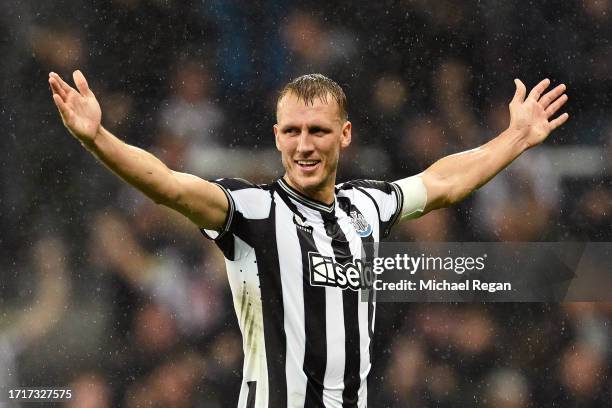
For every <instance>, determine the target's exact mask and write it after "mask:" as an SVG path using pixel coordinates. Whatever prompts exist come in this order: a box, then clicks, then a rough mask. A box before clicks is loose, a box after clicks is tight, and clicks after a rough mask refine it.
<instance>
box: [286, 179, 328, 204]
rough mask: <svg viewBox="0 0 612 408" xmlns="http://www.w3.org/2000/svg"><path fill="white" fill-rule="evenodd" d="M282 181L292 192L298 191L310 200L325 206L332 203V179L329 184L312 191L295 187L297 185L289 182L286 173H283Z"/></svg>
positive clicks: (291, 181)
mask: <svg viewBox="0 0 612 408" xmlns="http://www.w3.org/2000/svg"><path fill="white" fill-rule="evenodd" d="M283 180H285V182H286V183H287V184H289V185H290V186H291V187H292V188H293V189H294V190H297V191H299V192H300V193H302V194H304V195H305V196H306V197H308V198H310V199H312V200H315V201H319V202H321V203H324V204H327V205H330V204H331V203H333V202H334V188H335V185H334V183H333V179H332V181H331V182H329V183H325V185H323V186H316V187H313V188H312V189H305V188H303V187H302V186H299V185H297V183H294V182H293V180H291V177H289V176H287V173H285V175H284V176H283Z"/></svg>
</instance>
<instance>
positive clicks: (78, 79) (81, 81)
mask: <svg viewBox="0 0 612 408" xmlns="http://www.w3.org/2000/svg"><path fill="white" fill-rule="evenodd" d="M72 79H74V83H75V84H76V86H77V89H78V90H79V92H80V93H81V95H83V96H87V95H89V85H88V84H87V80H86V79H85V75H83V73H82V72H81V71H79V70H78V69H77V70H76V71H74V72H73V73H72Z"/></svg>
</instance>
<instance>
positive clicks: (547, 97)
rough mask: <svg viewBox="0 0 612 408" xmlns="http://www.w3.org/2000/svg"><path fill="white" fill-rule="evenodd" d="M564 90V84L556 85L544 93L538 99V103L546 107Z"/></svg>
mask: <svg viewBox="0 0 612 408" xmlns="http://www.w3.org/2000/svg"><path fill="white" fill-rule="evenodd" d="M564 91H565V84H561V85H557V86H556V87H555V88H554V89H553V90H552V91H550V92H548V93H546V95H544V96H543V97H542V98H541V99H540V105H541V106H542V107H543V108H544V109H546V107H547V106H548V105H550V103H551V102H552V101H554V100H555V99H557V98H558V97H559V95H561V94H562V93H563V92H564Z"/></svg>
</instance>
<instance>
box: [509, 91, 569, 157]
mask: <svg viewBox="0 0 612 408" xmlns="http://www.w3.org/2000/svg"><path fill="white" fill-rule="evenodd" d="M514 83H515V85H516V92H515V94H514V98H513V99H512V102H510V129H513V130H518V131H519V132H521V133H522V134H523V137H524V139H523V140H524V141H525V143H526V149H529V148H531V147H533V146H536V145H538V144H540V143H542V142H543V141H544V140H545V139H546V138H547V137H548V135H549V134H550V132H552V131H553V130H555V129H556V128H558V127H559V126H561V125H562V124H564V123H565V122H566V121H567V119H568V118H569V114H567V113H564V114H562V115H560V116H558V117H556V118H555V119H553V120H550V119H551V118H552V117H553V116H554V115H555V113H557V111H558V110H559V109H560V108H561V107H562V106H563V104H565V102H567V99H568V97H567V95H566V94H565V93H564V92H565V85H564V84H561V85H558V86H556V87H555V88H554V89H553V90H551V91H549V92H548V93H546V94H544V95H542V94H543V93H544V91H545V90H546V88H548V86H549V85H550V80H549V79H544V80H543V81H541V82H540V83H539V84H537V85H536V86H535V87H534V88H533V89H532V90H531V92H529V95H527V98H525V95H526V93H527V89H526V88H525V84H523V83H522V82H521V80H520V79H515V80H514Z"/></svg>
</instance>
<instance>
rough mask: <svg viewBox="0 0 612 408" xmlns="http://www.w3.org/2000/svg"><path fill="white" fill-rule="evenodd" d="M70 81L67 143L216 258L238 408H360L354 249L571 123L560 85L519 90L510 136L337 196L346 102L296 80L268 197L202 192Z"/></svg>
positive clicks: (264, 193) (366, 345)
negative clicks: (231, 334) (231, 339)
mask: <svg viewBox="0 0 612 408" xmlns="http://www.w3.org/2000/svg"><path fill="white" fill-rule="evenodd" d="M73 77H74V82H75V84H76V89H74V88H72V87H71V86H70V85H68V84H67V83H66V82H64V81H63V80H62V79H61V78H60V77H59V75H57V74H55V73H51V74H50V75H49V83H50V85H51V90H52V92H53V100H54V102H55V104H56V106H57V108H58V110H59V112H60V115H61V117H62V120H63V122H64V125H65V126H66V127H67V128H68V130H69V131H70V133H71V134H72V135H73V136H74V137H76V138H77V139H78V140H79V141H80V142H81V143H82V144H83V146H84V147H85V148H87V149H88V150H89V151H90V152H92V153H93V154H94V155H95V156H96V157H97V158H98V159H99V160H100V161H101V162H102V163H104V164H105V165H106V166H107V167H108V168H109V169H110V170H111V171H113V172H114V173H115V174H117V175H118V176H119V177H121V178H122V179H123V180H125V181H126V182H128V183H130V184H131V185H133V186H134V187H136V188H137V189H139V190H140V191H142V192H143V193H144V194H145V195H147V196H148V197H149V198H151V199H152V200H154V201H155V202H156V203H158V204H163V205H165V206H168V207H170V208H173V209H174V210H176V211H178V212H180V213H182V214H183V215H185V216H186V217H188V218H189V219H190V220H191V221H193V222H194V223H195V224H196V225H197V226H198V227H199V228H200V229H201V231H202V233H203V234H204V235H206V236H207V237H209V238H211V239H214V240H215V242H216V243H217V245H218V246H219V248H220V249H221V250H222V251H223V253H224V255H225V258H226V266H227V272H228V278H229V283H230V287H231V290H232V295H233V301H234V307H235V309H236V314H237V317H238V321H239V325H240V329H241V331H242V336H243V348H244V353H245V359H244V368H243V380H242V386H241V390H240V398H239V402H238V406H239V407H271V408H276V407H328V408H332V407H366V405H367V376H368V373H369V371H370V368H371V363H372V361H371V358H372V356H371V354H370V344H371V342H372V334H373V330H374V320H375V318H374V317H375V309H376V305H375V302H374V301H373V298H372V294H371V291H369V288H368V287H367V285H366V284H365V283H364V282H365V279H363V276H361V274H360V273H361V270H362V269H361V268H360V263H361V262H362V261H363V260H364V259H366V258H367V257H369V256H370V257H371V256H372V254H369V253H366V252H367V251H368V250H366V249H364V248H369V247H370V246H365V247H364V245H363V244H365V243H373V242H378V241H379V240H380V239H381V238H384V237H385V236H387V235H388V233H389V229H390V228H391V227H392V226H393V225H394V224H395V223H397V222H398V221H399V220H401V219H409V218H416V217H418V216H421V215H423V214H425V213H427V212H429V211H431V210H435V209H438V208H442V207H447V206H450V205H452V204H455V203H457V202H459V201H461V200H463V199H464V198H465V197H466V196H468V195H469V194H470V193H471V192H473V191H475V190H476V189H478V188H479V187H480V186H482V185H483V184H485V183H486V182H487V181H488V180H490V179H491V178H492V177H493V176H495V175H496V174H497V173H498V172H499V171H501V170H502V169H503V168H505V167H506V166H507V165H508V164H510V163H511V162H512V161H513V160H514V159H516V158H517V157H518V156H519V155H520V154H521V153H523V152H524V151H525V150H527V149H529V148H531V147H533V146H536V145H538V144H540V143H541V142H543V141H544V140H545V139H546V137H547V136H548V135H549V134H550V132H551V131H552V130H554V129H556V128H557V127H559V126H560V125H561V124H563V123H564V122H565V121H566V120H567V119H568V115H567V113H564V114H563V115H561V116H558V117H556V118H555V119H552V120H551V118H552V117H553V116H554V115H555V113H556V112H557V111H558V110H559V108H560V107H561V106H562V105H563V104H564V103H565V102H566V101H567V95H565V94H564V91H565V86H564V85H559V86H557V87H555V88H554V89H553V90H551V91H549V92H548V93H545V94H544V91H545V90H546V89H547V87H548V86H549V84H550V81H549V80H547V79H545V80H543V81H541V82H540V83H539V84H538V85H536V86H535V87H534V88H533V89H532V90H531V92H530V93H529V95H526V93H527V92H526V88H525V86H524V85H523V83H522V82H521V81H519V80H518V79H517V80H515V84H516V93H515V95H514V98H513V99H512V102H511V103H510V125H509V127H508V129H507V130H505V131H504V132H503V133H501V134H500V135H499V136H497V137H496V138H494V139H493V140H491V141H490V142H488V143H486V144H484V145H483V146H481V147H479V148H476V149H473V150H470V151H466V152H462V153H458V154H454V155H451V156H447V157H445V158H442V159H440V160H439V161H437V162H436V163H434V164H433V165H431V166H430V167H429V168H428V169H427V170H425V171H424V172H422V173H421V174H419V175H416V176H412V177H408V178H405V179H401V180H398V181H395V182H392V183H390V182H384V181H372V180H353V181H348V182H345V183H342V184H336V170H337V166H338V160H339V157H340V151H341V150H342V149H344V148H346V147H347V146H348V145H349V144H350V143H351V122H350V121H348V115H347V103H346V96H345V94H344V92H343V90H342V89H341V88H340V86H338V84H336V83H335V82H334V81H332V80H330V79H329V78H326V77H325V76H323V75H320V74H311V75H304V76H301V77H299V78H297V79H295V80H293V81H292V82H290V83H289V84H287V85H286V86H285V87H284V88H283V90H282V91H281V93H280V95H279V98H278V102H277V111H276V117H277V123H276V124H275V125H274V136H275V141H276V147H277V149H278V150H279V151H280V152H281V158H282V162H283V166H284V168H285V174H284V176H283V177H282V178H281V179H279V180H277V181H275V182H273V183H271V184H267V185H254V184H251V183H249V182H248V181H245V180H242V179H220V180H216V181H212V182H209V181H205V180H202V179H200V178H198V177H196V176H193V175H190V174H185V173H180V172H176V171H173V170H170V169H169V168H168V167H166V166H165V165H164V164H163V163H162V162H161V161H159V160H158V159H157V158H155V157H154V156H153V155H151V154H149V153H147V152H146V151H144V150H142V149H139V148H137V147H134V146H130V145H127V144H125V143H124V142H122V141H121V140H119V139H118V138H116V137H115V136H113V135H112V134H111V133H110V132H109V131H108V130H106V129H105V128H104V127H102V126H101V117H102V113H101V109H100V106H99V104H98V102H97V100H96V98H95V96H94V94H93V93H92V91H91V90H90V89H89V87H88V85H87V81H86V80H85V77H84V76H83V74H82V73H81V72H80V71H75V72H74V74H73ZM362 292H365V293H364V296H363V299H368V301H367V302H366V301H363V302H362V301H360V299H361V298H362V297H361V293H362Z"/></svg>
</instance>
